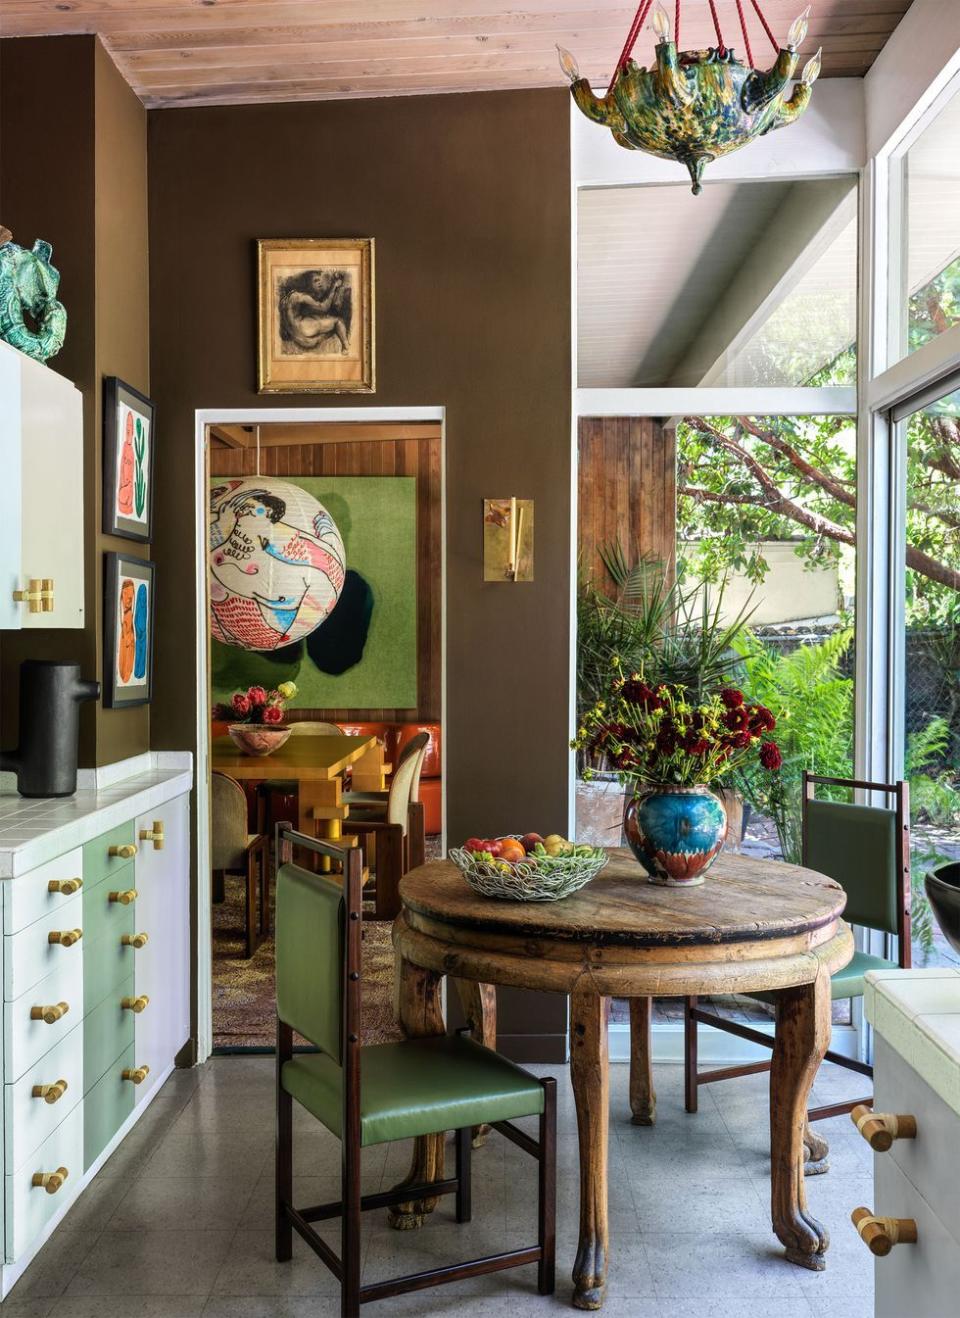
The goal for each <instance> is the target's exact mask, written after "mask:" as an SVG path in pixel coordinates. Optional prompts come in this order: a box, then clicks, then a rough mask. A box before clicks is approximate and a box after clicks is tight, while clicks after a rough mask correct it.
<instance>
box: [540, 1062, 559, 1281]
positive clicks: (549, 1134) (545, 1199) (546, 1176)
mask: <svg viewBox="0 0 960 1318" xmlns="http://www.w3.org/2000/svg"><path fill="white" fill-rule="evenodd" d="M541 1083H542V1084H543V1114H542V1115H541V1117H540V1155H539V1167H538V1172H539V1187H538V1188H539V1195H538V1201H539V1207H538V1218H539V1221H538V1228H539V1230H538V1244H539V1245H540V1249H541V1250H542V1251H543V1253H542V1255H541V1258H540V1262H539V1264H538V1265H537V1289H538V1290H539V1292H540V1294H541V1295H552V1294H553V1292H554V1290H555V1289H556V1276H557V1082H556V1080H554V1079H553V1077H552V1076H548V1077H546V1078H545V1079H544V1080H543V1081H542V1082H541Z"/></svg>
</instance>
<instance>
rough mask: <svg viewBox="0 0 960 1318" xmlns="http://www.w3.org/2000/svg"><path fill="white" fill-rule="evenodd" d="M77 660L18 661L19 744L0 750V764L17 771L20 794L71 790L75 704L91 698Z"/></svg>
mask: <svg viewBox="0 0 960 1318" xmlns="http://www.w3.org/2000/svg"><path fill="white" fill-rule="evenodd" d="M99 695H100V683H99V682H85V681H84V680H83V678H82V677H81V676H80V665H79V664H61V663H56V662H55V661H54V660H48V659H25V660H24V661H23V663H22V664H21V665H20V745H19V746H18V747H17V749H16V750H12V751H0V769H10V770H12V771H13V772H14V773H15V774H16V775H17V791H18V792H19V793H20V795H21V796H72V795H73V794H74V792H75V791H76V790H77V739H78V737H79V734H80V705H81V702H82V701H84V700H96V699H97V697H98V696H99Z"/></svg>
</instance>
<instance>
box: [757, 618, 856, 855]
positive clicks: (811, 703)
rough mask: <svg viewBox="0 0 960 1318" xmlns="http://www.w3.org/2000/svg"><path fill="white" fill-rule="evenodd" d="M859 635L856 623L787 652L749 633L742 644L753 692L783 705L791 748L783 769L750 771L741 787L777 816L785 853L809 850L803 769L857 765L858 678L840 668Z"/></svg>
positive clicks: (779, 737)
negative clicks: (804, 843) (804, 842)
mask: <svg viewBox="0 0 960 1318" xmlns="http://www.w3.org/2000/svg"><path fill="white" fill-rule="evenodd" d="M852 640H853V633H852V631H850V630H848V629H843V630H838V631H836V632H834V633H833V634H832V635H831V636H828V637H827V638H826V639H825V640H823V641H820V642H819V643H818V644H816V645H804V646H800V647H799V648H798V649H796V650H793V651H792V652H791V653H790V654H783V653H782V652H781V651H779V650H777V649H775V648H773V647H772V646H770V645H766V644H765V643H764V642H763V641H762V640H760V639H759V638H758V637H756V636H754V635H752V634H750V633H747V634H746V635H744V636H743V637H741V638H740V639H739V640H738V642H737V645H736V647H735V648H736V649H737V650H738V652H739V653H740V656H741V667H742V679H741V680H742V684H743V687H744V689H745V690H746V691H748V692H749V693H750V698H751V699H752V700H757V701H759V702H760V703H762V704H764V705H766V706H767V707H768V708H769V709H773V710H778V711H781V713H780V715H779V719H778V722H777V730H776V734H775V739H776V743H777V745H778V746H779V748H780V754H781V755H782V756H783V767H782V769H781V770H780V772H779V773H778V774H770V773H767V772H766V771H765V770H763V769H750V770H748V771H747V772H746V773H744V774H743V775H742V780H741V784H740V785H741V790H742V791H743V794H744V796H745V797H746V799H747V800H748V801H749V802H750V804H751V805H752V806H753V808H754V809H755V810H757V811H759V812H760V813H761V814H765V815H768V816H769V817H770V818H772V819H773V822H774V824H775V826H776V830H777V837H778V838H779V840H780V848H781V850H782V852H783V857H784V859H785V860H788V861H792V862H794V863H799V861H800V851H801V845H800V844H801V838H800V803H801V785H802V778H803V770H804V769H808V770H810V772H812V773H820V774H826V775H828V776H830V777H841V778H842V777H849V776H850V774H851V772H852V768H853V679H852V678H850V677H845V676H843V674H842V673H841V671H840V664H841V662H842V660H843V657H844V655H845V654H846V652H847V650H848V649H849V648H850V644H851V642H852ZM784 711H785V712H784Z"/></svg>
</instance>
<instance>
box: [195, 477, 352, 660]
mask: <svg viewBox="0 0 960 1318" xmlns="http://www.w3.org/2000/svg"><path fill="white" fill-rule="evenodd" d="M209 564H210V629H211V632H212V634H213V636H214V638H215V639H216V640H218V641H223V642H224V644H226V645H236V646H239V647H240V648H241V649H244V650H277V649H279V648H280V647H281V646H284V645H290V644H291V643H292V642H293V641H298V640H301V639H302V638H303V637H304V636H309V634H310V633H311V632H312V631H314V630H315V629H316V628H317V627H319V626H320V624H321V623H322V622H323V621H324V619H325V618H327V617H328V616H329V615H330V613H331V612H332V610H333V608H334V605H335V604H336V603H337V600H339V598H340V593H341V591H342V590H343V579H344V573H345V570H346V558H345V555H344V550H343V540H342V538H341V536H340V532H339V531H338V530H337V526H336V523H335V522H334V520H333V518H332V517H331V516H330V514H329V513H328V512H327V510H326V508H324V506H323V505H322V504H321V503H318V502H317V500H316V499H315V498H314V497H313V495H312V494H308V493H307V492H306V490H303V489H301V488H300V486H298V485H292V484H291V483H290V482H289V481H283V480H277V478H276V477H273V476H251V477H249V478H247V479H244V480H240V479H231V480H226V479H224V480H218V481H215V482H214V484H213V488H212V489H211V491H210V560H209Z"/></svg>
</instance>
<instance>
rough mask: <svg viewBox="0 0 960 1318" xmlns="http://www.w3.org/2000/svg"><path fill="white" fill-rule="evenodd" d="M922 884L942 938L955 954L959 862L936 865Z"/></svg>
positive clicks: (959, 927)
mask: <svg viewBox="0 0 960 1318" xmlns="http://www.w3.org/2000/svg"><path fill="white" fill-rule="evenodd" d="M924 882H925V884H926V889H927V897H928V898H929V900H930V905H931V906H932V907H933V913H934V915H935V916H936V917H937V924H939V926H940V928H941V929H942V930H943V936H944V937H945V938H946V940H947V942H948V943H949V944H950V946H951V947H952V948H953V950H954V951H955V952H960V860H951V861H948V862H947V864H945V865H937V866H936V867H935V868H934V869H932V870H931V871H930V873H929V874H928V875H927V877H926V879H925V880H924Z"/></svg>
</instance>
